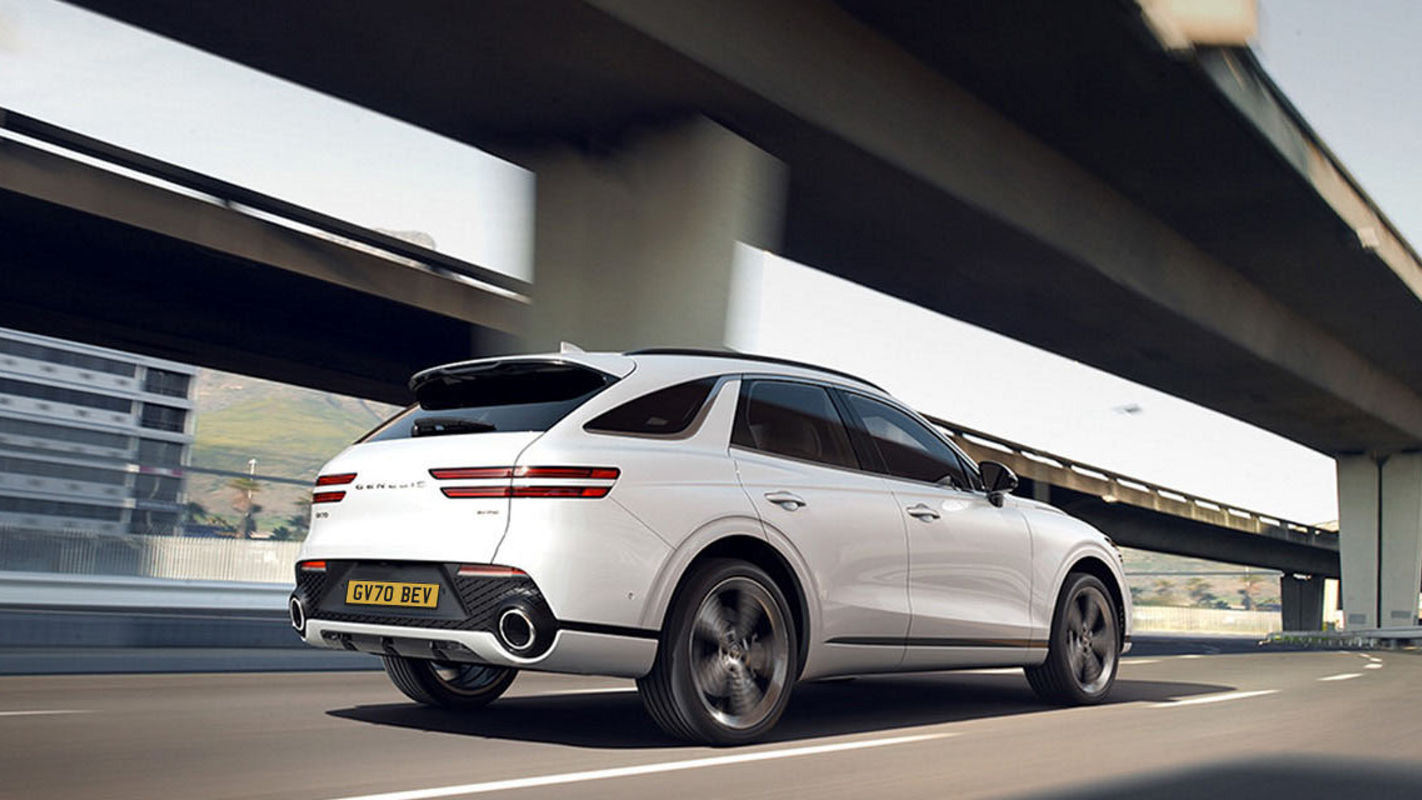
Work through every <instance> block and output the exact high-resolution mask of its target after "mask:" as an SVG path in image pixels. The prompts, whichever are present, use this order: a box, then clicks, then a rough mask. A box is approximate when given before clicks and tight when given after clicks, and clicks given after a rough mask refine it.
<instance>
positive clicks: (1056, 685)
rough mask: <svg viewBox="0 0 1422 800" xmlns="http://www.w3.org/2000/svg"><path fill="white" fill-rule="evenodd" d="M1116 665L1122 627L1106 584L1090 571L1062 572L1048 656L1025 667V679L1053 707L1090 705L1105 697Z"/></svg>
mask: <svg viewBox="0 0 1422 800" xmlns="http://www.w3.org/2000/svg"><path fill="white" fill-rule="evenodd" d="M1120 663H1121V626H1120V623H1119V622H1118V621H1117V619H1116V604H1115V603H1114V602H1113V601H1112V600H1111V592H1110V591H1109V590H1108V589H1107V588H1106V584H1104V583H1102V582H1101V579H1099V578H1097V577H1096V576H1094V575H1087V574H1085V573H1080V572H1074V573H1072V574H1070V575H1068V576H1067V580H1066V584H1065V585H1064V586H1063V587H1062V592H1061V595H1060V596H1059V597H1058V598H1057V607H1056V610H1055V612H1053V614H1052V631H1051V639H1050V640H1049V641H1048V643H1047V660H1046V661H1045V662H1043V663H1042V664H1041V665H1040V666H1036V667H1027V668H1026V672H1027V682H1028V683H1029V684H1031V685H1032V690H1033V691H1035V692H1036V693H1037V696H1038V697H1040V698H1042V699H1043V700H1045V701H1047V702H1049V703H1053V704H1056V705H1093V704H1095V703H1100V702H1101V701H1102V700H1105V699H1106V695H1107V694H1109V693H1110V691H1111V686H1112V685H1113V684H1114V683H1115V682H1116V671H1117V669H1118V668H1119V667H1120Z"/></svg>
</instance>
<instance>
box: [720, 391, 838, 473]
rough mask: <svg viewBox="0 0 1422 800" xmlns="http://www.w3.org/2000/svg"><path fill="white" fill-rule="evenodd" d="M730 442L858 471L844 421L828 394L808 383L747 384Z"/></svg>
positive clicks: (742, 392)
mask: <svg viewBox="0 0 1422 800" xmlns="http://www.w3.org/2000/svg"><path fill="white" fill-rule="evenodd" d="M731 444H734V445H739V446H741V447H747V448H750V449H752V450H760V451H762V452H766V453H774V454H776V455H781V456H787V457H789V458H798V459H801V460H804V461H814V462H818V463H821V464H828V465H830V466H834V467H848V468H850V469H858V468H859V462H858V459H856V458H855V457H854V451H853V450H852V449H850V446H849V433H848V431H847V430H846V429H845V427H844V420H843V419H842V418H841V417H840V415H839V411H838V410H836V409H835V406H834V401H833V400H831V399H830V395H829V392H827V391H825V389H823V388H821V387H819V386H812V385H810V384H805V383H791V382H789V381H771V380H750V381H745V382H744V383H742V384H741V397H740V404H739V405H738V406H737V408H736V424H735V427H734V429H733V430H732V432H731Z"/></svg>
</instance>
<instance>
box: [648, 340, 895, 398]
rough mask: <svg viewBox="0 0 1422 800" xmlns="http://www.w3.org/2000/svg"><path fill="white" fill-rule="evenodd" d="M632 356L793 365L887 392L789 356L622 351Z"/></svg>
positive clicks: (679, 349)
mask: <svg viewBox="0 0 1422 800" xmlns="http://www.w3.org/2000/svg"><path fill="white" fill-rule="evenodd" d="M623 355H625V356H630V357H632V358H638V359H640V358H642V357H646V356H681V357H691V358H716V359H724V360H727V361H740V362H751V363H752V364H774V365H776V366H781V367H794V368H796V369H797V370H808V371H810V372H820V373H824V374H826V375H833V376H835V377H837V378H841V379H847V380H851V381H853V382H855V383H858V384H862V385H864V386H867V387H869V388H871V389H873V390H875V391H876V392H880V393H882V394H888V392H886V391H884V389H883V387H881V386H878V385H877V384H874V383H871V382H870V381H867V380H865V379H863V378H861V377H859V376H858V375H853V374H850V373H848V372H844V371H842V370H837V369H831V368H829V367H822V366H819V365H818V364H809V363H806V362H804V361H795V360H792V359H789V358H778V357H776V356H763V355H757V354H755V353H737V352H734V351H730V350H709V349H698V348H690V347H650V348H645V349H642V350H629V351H627V352H625V353H623Z"/></svg>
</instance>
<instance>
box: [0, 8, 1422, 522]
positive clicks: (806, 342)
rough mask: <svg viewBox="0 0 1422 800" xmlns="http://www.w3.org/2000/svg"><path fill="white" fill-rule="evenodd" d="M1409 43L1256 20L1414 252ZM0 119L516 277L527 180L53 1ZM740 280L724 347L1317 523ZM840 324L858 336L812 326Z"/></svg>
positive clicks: (1392, 31)
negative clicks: (164, 163) (413, 241)
mask: <svg viewBox="0 0 1422 800" xmlns="http://www.w3.org/2000/svg"><path fill="white" fill-rule="evenodd" d="M1419 32H1422V3H1418V2H1412V0H1369V2H1366V3H1348V2H1339V1H1338V0H1262V2H1261V25H1260V36H1259V38H1258V41H1257V42H1256V43H1255V50H1256V52H1257V53H1258V55H1259V57H1260V60H1261V61H1262V63H1263V64H1264V65H1265V67H1266V69H1267V70H1268V71H1269V72H1270V74H1271V75H1272V76H1273V77H1274V79H1275V81H1276V82H1277V83H1278V84H1279V85H1280V86H1281V87H1282V88H1283V89H1284V91H1285V93H1286V94H1287V95H1288V96H1289V97H1290V99H1291V100H1292V101H1293V102H1294V104H1295V105H1296V106H1297V107H1298V108H1299V109H1300V110H1301V111H1302V113H1303V115H1304V116H1305V118H1307V119H1308V120H1309V122H1310V123H1311V124H1312V125H1313V127H1314V128H1315V129H1316V130H1317V131H1318V132H1319V133H1320V135H1321V136H1322V138H1323V140H1324V141H1325V142H1326V143H1327V144H1328V145H1329V146H1330V148H1331V149H1332V150H1333V151H1334V153H1335V154H1336V155H1337V156H1338V157H1339V158H1340V159H1341V160H1342V162H1343V163H1344V165H1345V166H1346V167H1347V168H1348V169H1349V170H1350V172H1352V174H1353V175H1354V176H1355V177H1356V178H1357V179H1358V180H1359V181H1360V182H1361V184H1362V186H1363V187H1364V189H1365V190H1366V191H1367V192H1368V193H1369V194H1370V195H1371V196H1372V197H1373V198H1374V200H1375V201H1376V202H1377V203H1378V204H1379V205H1380V206H1381V208H1382V209H1383V211H1384V213H1385V214H1387V215H1388V216H1389V217H1390V218H1391V219H1392V221H1393V222H1394V223H1395V224H1396V225H1397V227H1398V228H1399V229H1400V230H1401V231H1402V233H1403V235H1404V237H1406V238H1408V239H1409V240H1411V241H1414V242H1422V192H1419V191H1418V189H1417V187H1419V186H1422V159H1417V158H1415V157H1414V156H1413V153H1412V145H1413V141H1414V140H1415V132H1416V131H1417V130H1418V123H1419V121H1422V95H1418V94H1417V93H1415V92H1406V91H1400V90H1399V88H1398V87H1399V86H1405V85H1407V83H1406V82H1407V81H1409V80H1410V79H1411V77H1412V76H1415V75H1418V74H1422V48H1416V47H1415V46H1414V40H1415V38H1416V36H1417V34H1418V33H1419ZM0 106H3V107H6V108H9V109H12V110H14V111H18V112H21V113H25V114H29V115H31V116H35V117H39V118H41V119H44V120H46V121H48V122H52V123H55V124H58V125H61V126H64V127H69V128H72V129H74V130H77V131H80V132H82V133H86V134H89V135H92V136H95V137H98V138H100V139H104V140H107V141H110V142H113V143H115V144H119V145H122V146H125V147H129V148H131V149H134V150H137V151H140V152H143V153H146V154H148V155H152V156H156V157H158V158H162V159H164V160H168V161H172V162H175V163H178V164H181V165H183V166H186V167H189V168H192V169H196V170H198V171H201V172H206V173H208V174H211V175H214V176H216V177H220V178H224V179H226V180H230V181H233V182H235V183H239V184H243V185H246V186H248V187H251V188H253V189H256V190H258V191H263V192H266V193H268V194H272V195H275V196H278V197H281V198H283V199H286V200H289V201H292V202H296V203H298V204H302V205H307V206H309V207H311V208H314V209H317V210H319V211H323V212H325V213H328V214H332V215H334V216H338V217H342V218H345V219H348V220H351V221H353V222H357V223H360V224H363V225H368V226H373V227H379V228H384V229H393V230H420V231H424V232H426V233H428V234H430V235H431V236H433V237H434V239H435V242H436V246H437V248H438V249H440V250H441V251H444V252H447V253H449V254H451V255H454V256H457V257H460V258H464V259H467V260H469V261H472V262H474V263H477V264H481V265H483V266H486V267H489V268H492V269H496V270H500V271H503V272H507V273H509V274H512V275H516V276H518V277H522V278H525V279H527V278H529V277H530V276H531V275H532V266H531V264H532V215H533V198H534V192H535V190H536V187H535V180H534V177H533V176H532V175H531V174H530V173H528V172H527V171H525V170H523V169H521V168H519V167H517V166H514V165H512V164H509V163H507V162H504V161H501V160H499V159H496V158H494V157H492V156H488V155H486V154H483V153H480V152H478V151H477V150H473V149H471V148H469V147H467V146H464V145H462V144H459V143H456V142H454V141H451V140H449V139H445V138H442V137H439V136H436V135H434V134H431V133H429V132H427V131H423V130H420V129H418V128H414V127H412V126H409V125H406V124H404V123H401V122H398V121H395V120H392V119H389V118H387V117H383V116H381V115H378V114H375V113H372V112H370V111H367V110H365V109H361V108H359V107H356V106H353V105H351V104H349V103H345V102H343V101H340V100H336V99H333V98H329V97H325V96H322V95H318V94H316V93H314V92H311V91H309V90H306V89H303V88H301V87H297V86H294V85H292V84H289V83H286V82H284V81H281V80H278V79H275V78H272V77H270V76H266V75H263V74H260V73H257V72H255V71H253V70H250V69H247V68H244V67H241V66H239V65H235V64H232V63H229V62H225V61H222V60H221V59H217V58H215V57H212V56H209V55H207V54H204V53H201V52H199V51H196V50H193V49H191V48H188V47H185V46H183V45H179V44H176V43H174V42H170V41H167V40H164V39H161V38H159V37H157V36H153V35H151V34H148V33H146V32H143V31H138V30H135V29H131V28H128V27H126V26H123V25H120V24H118V23H114V22H112V21H110V20H107V19H105V18H103V17H99V16H97V15H94V14H91V13H89V12H86V11H82V10H79V9H75V8H73V7H70V6H67V5H64V4H62V3H59V2H56V1H55V0H0ZM738 274H739V275H740V276H741V278H742V279H743V285H744V286H745V287H746V289H747V291H746V292H745V294H744V296H743V299H744V300H745V303H746V304H745V306H744V307H743V308H742V309H741V312H742V313H741V314H740V315H739V316H738V321H739V322H738V325H737V327H736V329H735V330H734V332H733V337H732V338H733V341H730V342H728V344H732V345H733V346H738V347H740V348H742V349H746V350H753V351H758V352H764V353H768V354H775V355H780V356H785V357H791V358H800V359H804V360H808V361H813V362H818V363H823V364H826V365H831V366H835V367H838V368H841V369H846V370H849V371H851V372H856V373H859V374H862V375H864V376H865V377H867V378H869V379H870V380H873V381H875V382H877V383H880V384H881V385H883V386H885V388H887V389H889V390H890V391H891V392H893V393H895V394H896V395H898V396H899V397H901V398H903V399H904V400H906V401H907V402H910V403H912V404H914V405H915V406H916V407H918V408H920V409H921V410H923V411H925V412H926V413H930V414H933V415H935V416H939V417H943V418H945V419H949V420H952V421H954V422H957V423H959V424H962V425H966V426H969V427H972V428H977V429H980V430H984V431H988V432H991V433H994V434H996V435H999V436H1002V437H1005V438H1008V439H1013V440H1016V441H1020V442H1023V443H1025V444H1029V445H1033V446H1035V447H1038V448H1040V449H1043V450H1047V451H1051V452H1056V453H1059V454H1061V455H1064V456H1068V457H1071V458H1073V459H1076V460H1078V461H1081V462H1085V463H1091V464H1095V465H1097V466H1100V467H1104V468H1106V469H1110V470H1113V471H1116V472H1119V473H1123V474H1126V475H1130V476H1134V477H1137V478H1140V479H1143V480H1147V481H1151V482H1153V483H1157V484H1161V485H1165V486H1169V487H1172V488H1175V489H1178V490H1180V491H1185V492H1190V493H1194V494H1197V495H1201V496H1204V497H1208V498H1211V499H1214V500H1217V501H1221V502H1225V503H1230V504H1234V505H1237V506H1241V507H1244V508H1249V509H1252V510H1257V511H1262V512H1264V513H1267V514H1270V515H1274V516H1279V517H1284V518H1287V519H1293V520H1297V521H1301V522H1321V521H1325V520H1331V519H1334V518H1336V516H1337V512H1336V495H1335V488H1334V475H1333V461H1332V459H1330V458H1328V457H1326V456H1323V455H1321V454H1319V453H1316V452H1314V451H1311V450H1308V449H1306V448H1304V447H1301V446H1299V445H1296V444H1293V443H1291V442H1288V441H1285V440H1283V439H1281V438H1279V437H1277V436H1274V435H1273V434H1270V433H1267V432H1265V431H1262V430H1260V429H1257V428H1254V427H1252V426H1249V425H1246V424H1244V423H1242V422H1239V421H1237V420H1233V419H1230V418H1228V417H1225V416H1223V415H1220V414H1217V413H1215V412H1212V411H1209V410H1207V409H1204V408H1201V407H1199V406H1195V405H1193V404H1190V403H1187V402H1185V401H1182V400H1179V399H1176V398H1173V397H1170V396H1168V395H1165V394H1162V393H1160V392H1157V391H1154V390H1152V389H1149V388H1147V387H1144V386H1140V385H1138V384H1134V383H1131V382H1129V381H1125V380H1122V379H1120V378H1116V377H1114V376H1111V375H1108V374H1106V373H1103V372H1101V371H1099V370H1095V369H1092V368H1090V367H1087V366H1084V365H1082V364H1079V363H1077V362H1074V361H1070V360H1068V359H1064V358H1061V357H1058V356H1055V355H1052V354H1050V353H1047V352H1045V351H1042V350H1039V349H1036V348H1032V347H1028V346H1026V345H1022V344H1020V343H1017V342H1014V341H1012V340H1010V339H1006V338H1005V337H1002V336H999V335H997V334H994V333H991V332H989V331H985V330H983V329H980V328H976V327H974V326H971V325H967V324H965V323H961V322H958V321H956V320H952V319H948V318H946V317H942V316H939V315H936V314H933V313H931V312H928V311H925V310H923V309H921V308H918V307H916V306H913V305H910V304H908V303H904V302H903V301H900V300H896V299H893V298H890V297H887V296H884V295H879V294H876V293H874V292H871V291H869V290H866V289H863V288H862V287H858V286H855V285H853V284H850V283H847V282H845V281H843V280H841V279H838V278H834V277H832V276H829V275H826V274H824V273H820V272H818V271H816V270H813V269H810V268H808V267H805V266H802V265H798V264H794V263H792V262H789V261H785V260H783V259H780V258H777V257H775V256H773V255H770V254H767V253H762V252H759V251H752V250H750V249H749V248H743V249H742V252H741V255H740V259H739V261H738ZM533 277H534V279H535V280H536V276H533ZM792 289H793V291H791V290H792ZM766 297H796V298H798V302H797V303H795V304H786V303H776V304H775V307H774V308H770V307H768V306H767V305H766V304H764V303H763V298H766ZM844 318H854V319H856V320H858V322H859V324H857V325H856V326H854V329H853V330H852V331H849V330H846V329H845V326H826V325H824V324H823V320H826V319H844ZM1127 409H1130V412H1129V413H1128V411H1127Z"/></svg>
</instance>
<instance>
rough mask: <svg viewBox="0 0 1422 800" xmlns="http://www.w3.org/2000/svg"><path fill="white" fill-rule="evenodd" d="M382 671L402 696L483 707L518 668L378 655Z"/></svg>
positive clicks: (461, 707)
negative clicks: (381, 661) (382, 662)
mask: <svg viewBox="0 0 1422 800" xmlns="http://www.w3.org/2000/svg"><path fill="white" fill-rule="evenodd" d="M381 659H382V660H383V661H384V662H385V674H386V675H389V676H390V682H391V683H393V684H395V688H397V689H399V690H400V691H401V692H404V694H405V696H406V697H408V698H410V699H411V700H414V701H415V702H416V703H422V704H424V705H427V706H434V707H435V708H451V709H459V710H467V709H473V708H483V707H484V706H486V705H488V704H490V703H492V702H494V701H495V700H497V699H498V697H499V695H502V694H503V693H504V691H505V690H507V689H508V688H509V684H511V683H513V681H514V678H515V677H517V676H518V670H516V669H510V668H507V667H486V666H483V665H481V664H455V663H446V662H442V661H426V660H423V659H418V658H405V657H404V656H381Z"/></svg>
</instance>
